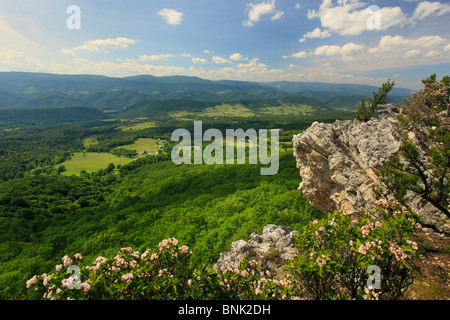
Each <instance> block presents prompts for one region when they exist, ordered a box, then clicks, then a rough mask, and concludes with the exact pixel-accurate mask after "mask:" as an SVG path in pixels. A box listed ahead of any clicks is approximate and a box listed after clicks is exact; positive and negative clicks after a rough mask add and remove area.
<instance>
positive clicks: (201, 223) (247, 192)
mask: <svg viewBox="0 0 450 320" xmlns="http://www.w3.org/2000/svg"><path fill="white" fill-rule="evenodd" d="M336 116H338V117H339V116H340V117H342V118H348V117H349V115H348V114H345V113H342V114H337V113H335V114H332V113H329V114H327V113H324V114H323V115H320V116H319V118H321V119H322V120H323V121H333V120H334V119H335V118H336ZM317 119H318V117H317V116H315V117H312V116H305V117H298V118H293V117H287V116H265V117H260V118H255V119H251V120H249V119H241V118H238V117H236V118H224V119H219V120H214V119H210V120H206V121H205V122H204V127H205V128H209V127H215V128H218V129H219V130H225V129H226V128H244V129H246V128H266V127H268V128H270V127H272V128H280V129H281V130H282V131H281V132H280V141H282V142H286V143H285V145H284V148H285V149H283V148H282V149H281V154H280V169H279V172H278V174H276V175H274V176H261V175H260V165H249V164H246V165H181V166H176V165H174V164H173V163H172V162H171V160H170V151H171V148H172V147H173V146H174V145H175V143H176V142H171V141H170V133H171V132H172V131H173V130H174V128H186V129H188V130H193V122H191V121H177V120H174V119H170V118H166V119H165V120H164V121H160V122H158V126H156V127H150V128H145V129H142V130H122V129H121V128H123V127H124V124H126V123H127V122H124V121H120V120H112V121H101V120H93V121H85V122H73V123H71V124H70V126H68V125H67V124H66V123H49V124H35V125H30V124H28V125H22V124H16V125H15V126H3V127H2V130H1V131H0V137H1V138H0V150H1V155H0V157H1V162H0V178H1V180H2V181H3V182H2V183H0V235H1V236H0V259H1V260H0V283H1V284H2V286H1V292H0V297H1V298H2V299H13V298H15V297H16V298H18V297H21V295H23V294H24V292H25V287H24V283H25V281H26V280H27V279H28V278H30V277H31V276H32V275H33V274H37V273H42V272H45V270H48V269H49V268H50V267H51V265H53V264H55V263H56V261H57V260H58V259H60V257H61V255H64V254H66V253H67V252H73V253H75V252H82V253H83V255H85V256H92V257H93V256H94V255H95V254H100V253H101V254H104V255H107V254H112V253H113V252H115V251H116V250H117V248H119V247H123V246H124V245H127V246H132V247H135V248H141V249H143V248H145V247H149V246H154V245H155V244H157V243H158V242H159V241H161V239H164V238H167V237H176V238H177V239H180V241H183V242H184V243H186V244H188V245H189V246H190V247H191V248H193V249H195V254H194V256H193V257H192V259H191V263H192V264H196V263H200V262H209V263H213V262H214V261H215V260H217V258H218V256H219V253H220V252H222V251H224V250H226V249H227V247H229V246H230V244H231V242H232V241H235V240H238V239H241V238H247V237H248V236H249V235H250V233H252V232H258V231H261V230H262V228H263V227H264V226H265V225H266V224H268V223H278V224H281V225H290V226H293V227H300V226H301V225H302V224H304V223H307V222H308V221H310V219H312V218H313V217H316V216H318V215H319V212H318V211H317V210H316V209H314V208H312V207H311V206H310V205H309V204H308V201H307V200H306V198H305V197H304V196H302V194H301V193H299V192H298V191H297V187H298V184H299V182H300V176H299V175H298V170H297V168H296V166H295V159H294V158H293V157H292V149H291V147H290V145H289V142H290V141H291V140H292V135H293V134H297V133H299V132H301V131H302V130H304V129H306V128H307V127H308V126H309V125H310V124H311V123H312V122H313V121H315V120H317ZM127 121H128V120H127ZM130 121H131V120H130ZM136 121H137V122H139V121H145V120H133V121H132V122H130V126H131V125H136ZM140 138H154V139H157V138H161V139H165V140H166V143H165V145H164V148H163V150H162V152H161V153H160V154H158V155H153V156H145V157H138V156H136V152H134V153H133V152H132V151H130V150H125V149H122V148H121V146H124V145H129V144H130V143H133V142H134V141H136V140H137V139H140ZM86 139H89V141H91V142H92V141H95V143H89V144H86V143H85V142H86ZM121 150H122V151H121ZM124 150H125V151H129V152H130V153H128V154H126V153H125V154H123V153H122V152H123V151H124ZM76 152H86V153H92V154H95V153H99V152H106V153H108V152H110V153H112V154H116V155H122V156H129V157H132V158H131V159H130V161H131V162H129V163H128V164H125V165H117V166H115V165H113V164H110V165H107V164H105V166H104V168H103V169H101V170H98V171H95V172H86V171H84V170H80V173H79V174H77V175H65V168H64V166H63V165H61V164H62V163H63V162H64V161H70V159H71V157H72V156H73V154H74V153H76Z"/></svg>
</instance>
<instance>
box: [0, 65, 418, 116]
mask: <svg viewBox="0 0 450 320" xmlns="http://www.w3.org/2000/svg"><path fill="white" fill-rule="evenodd" d="M377 90H378V88H377V87H374V86H367V85H359V84H335V83H319V82H289V81H277V82H249V81H233V80H218V81H213V80H207V79H202V78H198V77H190V76H167V77H156V76H151V75H139V76H131V77H123V78H115V77H107V76H100V75H61V74H49V73H29V72H0V110H2V109H3V110H7V109H8V110H11V109H15V110H18V109H34V110H35V113H36V112H37V110H40V109H55V108H80V107H84V108H93V109H98V110H102V111H107V112H108V114H110V115H111V114H112V115H117V114H119V115H120V114H121V113H123V112H126V113H130V111H129V110H130V109H132V108H135V110H134V112H131V114H133V115H137V116H139V111H137V110H139V109H142V108H143V107H142V106H143V105H147V106H149V108H150V109H152V110H153V111H151V112H147V111H148V110H146V111H144V113H145V114H153V113H154V111H155V110H156V109H157V108H167V106H168V105H169V104H170V105H173V106H170V109H171V110H172V111H173V110H181V109H183V108H184V107H186V106H189V108H190V109H196V110H197V109H198V108H202V107H205V106H206V107H210V106H212V105H214V104H217V103H220V102H236V103H237V102H239V103H240V102H242V101H251V100H255V101H254V103H253V104H258V100H264V104H267V101H268V100H273V101H274V105H277V104H278V102H277V101H278V100H279V99H284V98H293V97H295V99H294V100H295V101H298V100H299V98H300V101H301V103H302V104H307V105H310V106H314V107H322V108H327V109H328V108H331V109H344V110H353V109H354V107H355V106H356V104H357V103H358V102H359V101H360V100H361V99H362V98H365V97H368V96H371V94H372V92H374V91H377ZM411 93H412V91H411V90H409V89H404V88H394V89H393V90H392V91H391V92H390V93H389V96H388V97H389V102H393V103H400V102H401V100H402V98H405V97H409V96H410V95H411ZM269 104H270V102H269ZM177 108H178V109H177ZM180 108H181V109H180ZM144 109H145V108H144ZM73 110H75V109H73ZM77 110H80V109H77ZM165 111H167V110H165ZM20 114H22V113H20ZM93 114H94V113H93ZM3 115H5V114H3ZM8 115H9V117H10V118H11V117H12V115H11V113H8ZM95 115H96V116H95V117H96V118H97V117H98V114H95ZM1 116H2V114H0V117H1ZM1 120H2V119H0V122H1Z"/></svg>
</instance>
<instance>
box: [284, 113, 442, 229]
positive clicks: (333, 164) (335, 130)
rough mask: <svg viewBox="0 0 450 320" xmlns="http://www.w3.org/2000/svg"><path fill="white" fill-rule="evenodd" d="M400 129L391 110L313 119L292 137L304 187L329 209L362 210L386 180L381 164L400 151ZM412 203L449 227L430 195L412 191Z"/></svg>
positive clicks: (428, 218) (430, 221)
mask: <svg viewBox="0 0 450 320" xmlns="http://www.w3.org/2000/svg"><path fill="white" fill-rule="evenodd" d="M398 129H399V128H398V126H397V122H396V114H395V112H394V111H392V110H387V111H384V112H382V113H381V114H380V115H379V116H378V117H377V118H374V119H372V120H370V121H368V122H361V121H357V120H353V121H351V120H349V121H336V122H335V123H332V124H324V123H318V122H315V123H313V124H312V126H311V127H310V128H308V129H307V130H306V131H305V132H303V133H301V134H298V135H295V136H294V137H293V140H292V141H293V146H294V156H295V158H296V160H297V168H298V169H299V170H300V176H301V177H302V183H300V186H299V190H300V191H301V192H302V193H303V194H304V195H305V196H306V197H307V198H308V200H309V201H310V203H311V205H313V206H314V207H316V208H317V209H319V210H320V211H322V212H324V213H329V212H333V211H334V210H338V211H343V212H345V213H347V214H358V213H360V212H361V210H363V209H365V208H366V207H367V206H369V208H370V204H371V203H373V202H374V201H372V200H375V193H374V191H373V188H374V186H375V185H382V183H381V182H380V180H379V178H378V176H377V174H376V170H377V169H379V168H381V167H383V166H384V165H385V164H386V163H387V161H388V159H389V157H390V156H391V155H392V154H397V153H398V151H399V148H400V146H401V144H402V141H403V139H402V136H401V134H400V133H399V130H398ZM412 138H415V139H412V140H413V141H414V140H416V141H414V142H417V145H418V146H419V147H420V144H423V142H422V141H421V140H422V138H420V137H419V136H417V137H412ZM425 147H426V146H425ZM408 205H410V206H411V207H412V209H413V210H415V211H416V212H417V213H418V214H420V215H422V216H423V217H424V218H425V219H426V222H427V223H428V224H431V225H433V226H435V227H436V228H437V229H438V230H441V231H445V230H450V228H449V226H448V219H446V217H445V215H443V214H440V212H439V211H438V210H436V209H435V208H434V207H432V206H431V205H430V204H429V203H426V201H423V200H422V199H419V198H418V197H415V196H414V195H411V194H410V196H409V203H408Z"/></svg>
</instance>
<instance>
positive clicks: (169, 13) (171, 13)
mask: <svg viewBox="0 0 450 320" xmlns="http://www.w3.org/2000/svg"><path fill="white" fill-rule="evenodd" d="M158 15H160V16H161V17H162V18H163V19H164V20H165V21H166V22H167V23H168V24H173V25H175V24H180V23H181V18H182V16H183V13H181V12H179V11H176V10H173V9H167V8H164V9H161V10H159V11H158Z"/></svg>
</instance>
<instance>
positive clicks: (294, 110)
mask: <svg viewBox="0 0 450 320" xmlns="http://www.w3.org/2000/svg"><path fill="white" fill-rule="evenodd" d="M314 110H315V109H314V108H313V107H311V106H308V105H295V104H287V103H285V104H282V105H281V106H276V107H265V108H261V109H259V110H250V109H249V108H247V107H245V106H243V105H242V104H236V105H229V104H226V103H222V104H220V105H217V106H215V107H210V108H206V109H204V110H203V111H202V112H189V111H178V112H170V113H169V116H170V117H172V118H175V119H177V120H192V119H195V118H202V117H209V118H216V117H242V118H249V117H255V116H264V115H266V116H267V115H275V116H279V115H298V116H300V115H308V114H311V113H313V112H314Z"/></svg>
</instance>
